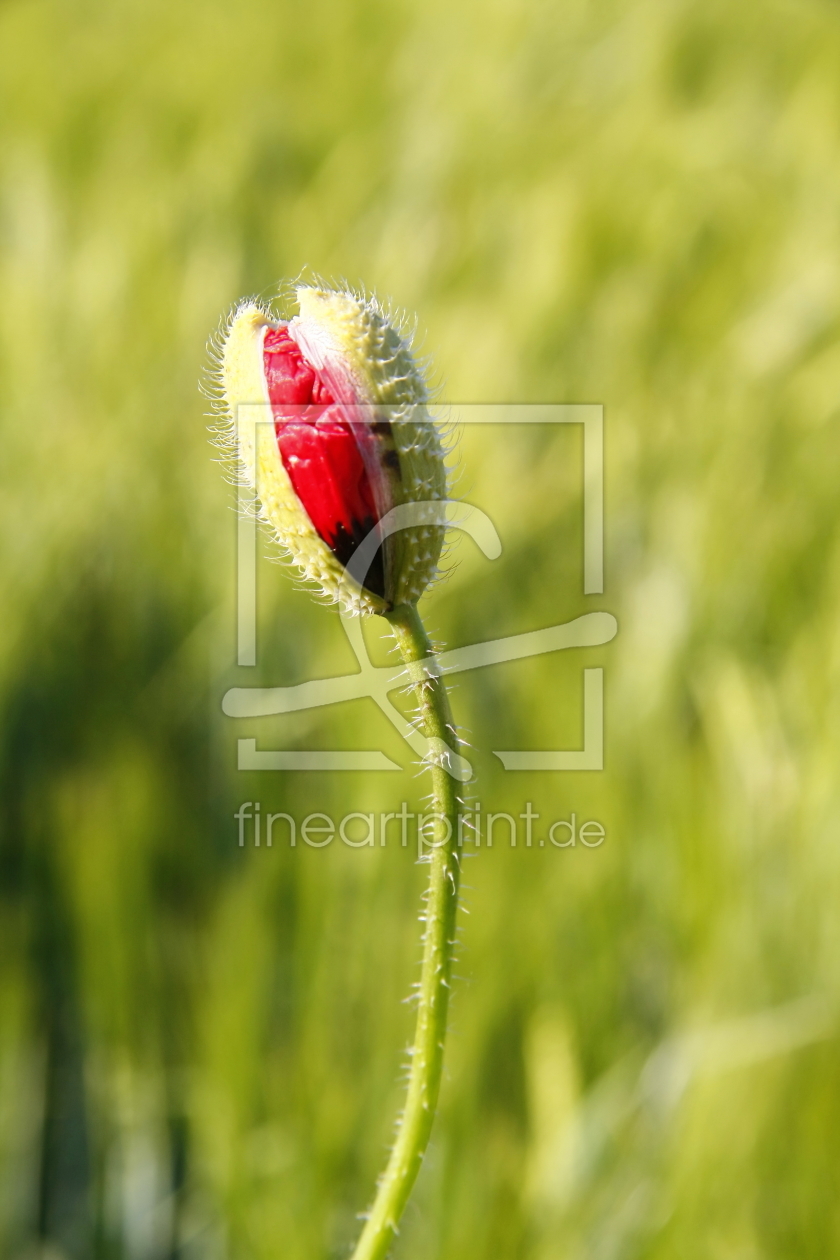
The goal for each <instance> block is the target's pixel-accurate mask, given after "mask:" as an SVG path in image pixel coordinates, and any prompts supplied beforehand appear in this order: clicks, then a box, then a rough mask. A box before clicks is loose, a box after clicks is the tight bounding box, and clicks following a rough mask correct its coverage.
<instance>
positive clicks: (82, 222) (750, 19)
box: [0, 0, 840, 1260]
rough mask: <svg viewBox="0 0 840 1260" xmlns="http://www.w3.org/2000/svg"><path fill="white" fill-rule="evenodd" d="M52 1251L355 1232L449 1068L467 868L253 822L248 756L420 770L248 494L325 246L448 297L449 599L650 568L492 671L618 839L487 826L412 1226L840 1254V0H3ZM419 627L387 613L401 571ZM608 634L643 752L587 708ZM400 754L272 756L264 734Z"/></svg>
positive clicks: (10, 868) (215, 1250) (344, 802)
mask: <svg viewBox="0 0 840 1260" xmlns="http://www.w3.org/2000/svg"><path fill="white" fill-rule="evenodd" d="M0 120H1V121H0V132H2V144H1V146H0V151H1V152H2V166H0V292H1V293H2V302H0V383H1V384H2V388H1V389H0V400H1V409H2V459H0V478H2V498H0V514H2V516H1V519H2V526H1V527H0V575H1V579H0V580H2V591H3V596H2V616H0V712H1V713H2V732H0V741H2V763H1V766H0V776H2V788H1V789H0V818H1V819H2V849H1V851H0V854H1V855H0V1172H1V1173H2V1175H0V1250H2V1254H3V1255H4V1256H7V1257H10V1260H34V1258H36V1257H38V1258H39V1260H77V1258H79V1260H81V1258H87V1257H95V1258H96V1260H100V1258H102V1260H105V1258H107V1260H123V1258H125V1260H164V1258H166V1260H175V1258H176V1257H177V1258H178V1260H228V1258H230V1260H234V1258H235V1260H274V1258H282V1260H319V1258H323V1260H328V1258H329V1260H332V1258H333V1257H341V1256H344V1255H347V1254H348V1250H349V1247H350V1245H351V1243H352V1241H353V1238H354V1236H355V1233H356V1230H357V1228H358V1223H357V1220H356V1214H357V1213H358V1212H359V1211H360V1210H362V1209H363V1208H364V1206H365V1205H366V1204H367V1202H368V1201H369V1199H370V1196H371V1192H372V1187H373V1184H374V1180H375V1177H376V1175H377V1173H378V1172H379V1170H380V1168H381V1166H382V1163H383V1160H384V1156H385V1151H386V1148H387V1144H388V1141H389V1136H390V1133H391V1126H392V1123H393V1117H394V1115H395V1114H396V1111H397V1109H398V1106H399V1101H400V1093H401V1088H402V1087H401V1085H400V1073H401V1071H402V1069H403V1067H404V1063H405V1055H404V1050H405V1046H406V1044H407V1042H408V1040H409V1038H410V1035H411V1025H412V1010H411V1007H410V1005H407V1004H406V1003H405V1001H404V998H405V997H406V995H407V994H408V992H409V990H410V986H411V984H412V982H413V981H414V980H415V979H416V977H417V963H418V924H417V921H416V916H417V912H418V908H419V904H420V897H421V892H422V887H423V882H424V869H423V867H422V866H418V865H417V863H416V861H415V859H414V854H413V853H412V852H411V851H410V850H408V849H405V850H404V849H402V848H401V847H400V846H399V845H396V844H391V845H388V846H386V847H385V848H380V847H376V848H374V849H350V848H348V847H347V846H343V845H340V844H334V845H332V846H331V847H328V848H325V849H323V850H312V849H307V848H306V847H305V846H301V845H299V846H298V847H297V848H296V849H294V850H292V849H290V848H289V847H288V845H286V844H283V843H279V842H275V845H274V847H273V848H272V849H271V850H268V849H266V848H264V847H263V848H260V849H256V848H254V847H253V845H248V846H247V847H244V848H242V849H240V848H239V847H238V845H237V837H236V824H235V822H234V820H233V813H234V810H235V809H236V808H237V807H238V805H239V803H240V802H242V801H244V800H259V801H260V802H261V804H262V808H263V812H264V813H265V812H267V811H268V810H269V809H273V810H283V809H285V810H287V811H290V812H291V813H292V814H293V815H294V816H295V817H297V818H298V819H300V818H301V817H303V816H304V815H306V814H307V813H309V812H311V811H312V810H316V809H325V810H328V811H330V812H332V813H333V814H334V815H335V816H336V817H338V816H340V815H341V814H343V813H345V812H347V811H349V810H360V811H377V812H378V811H380V810H389V809H398V808H399V805H400V802H401V801H403V800H405V801H407V802H408V803H409V804H410V805H411V806H415V805H416V804H417V802H419V801H420V798H421V796H422V792H423V790H424V789H423V784H422V780H421V779H420V778H418V775H417V767H416V766H414V765H413V764H412V761H411V756H410V754H408V750H407V749H405V748H404V747H402V746H401V745H400V744H399V741H398V740H397V739H396V737H395V736H393V734H392V732H391V731H390V729H389V728H388V726H387V725H386V723H385V721H384V719H383V718H381V716H379V715H378V714H377V712H376V710H375V709H374V707H373V705H372V703H371V702H369V701H365V702H359V703H357V704H354V705H346V706H339V707H336V708H333V709H329V710H323V711H321V712H320V713H310V714H302V715H297V716H296V717H294V718H288V719H285V720H282V719H263V720H261V721H259V722H251V723H247V722H238V721H231V720H230V719H226V718H225V717H223V715H222V713H221V708H220V701H221V697H222V695H223V693H224V691H225V690H226V688H227V687H229V686H231V685H250V684H253V683H254V682H255V681H256V680H260V681H264V682H271V683H292V682H298V681H303V680H304V679H306V678H309V677H317V676H321V675H323V674H333V673H341V672H343V671H344V670H346V669H349V668H352V657H351V655H350V652H349V648H348V646H347V644H346V642H345V641H344V640H343V638H342V633H341V629H340V626H339V623H338V621H337V618H336V616H335V614H334V613H333V612H332V611H330V610H328V609H325V608H322V607H318V606H317V605H315V604H314V603H313V602H312V601H311V599H310V598H309V597H308V596H307V595H306V594H305V593H303V592H301V591H300V590H298V589H296V588H295V586H294V584H293V583H292V582H291V581H290V579H289V577H288V576H287V574H286V573H285V572H284V571H283V569H282V568H281V567H279V566H277V565H275V564H272V563H271V562H270V559H269V558H268V556H269V553H270V547H268V546H265V547H264V551H265V555H264V556H263V558H262V559H261V561H260V569H259V601H260V612H259V616H260V663H259V666H258V667H257V669H255V670H253V669H252V670H244V669H237V668H236V666H235V636H234V631H235V576H236V569H235V556H236V537H235V535H236V520H235V515H234V511H233V497H232V491H231V489H230V486H229V485H228V484H226V482H225V480H224V477H223V469H221V468H220V466H219V465H218V464H217V463H214V462H213V450H212V447H211V446H210V444H209V441H208V435H207V430H206V425H207V423H208V422H207V419H206V411H207V403H206V401H205V400H204V399H203V398H202V397H201V395H200V394H199V392H198V389H197V381H198V380H199V377H200V376H201V374H202V371H203V368H204V364H205V344H206V342H207V338H208V336H209V335H210V333H211V332H212V331H213V330H214V328H215V327H216V326H217V325H218V322H219V319H220V317H221V316H222V315H223V314H224V312H226V311H227V310H228V309H229V307H230V306H231V304H232V303H233V302H235V301H236V300H237V299H238V298H239V297H240V296H242V295H245V294H254V293H259V294H262V295H263V296H271V294H272V293H273V292H274V291H275V289H276V286H277V283H278V281H279V280H280V279H281V278H283V277H290V276H295V275H298V274H299V273H300V272H301V270H302V269H304V268H307V267H308V268H312V269H313V270H314V271H315V272H318V273H321V274H322V275H325V276H327V277H336V278H338V277H342V276H344V277H347V278H348V279H349V280H350V281H351V282H353V283H361V284H364V285H365V286H367V287H368V288H374V289H376V290H377V291H378V292H379V293H380V294H381V295H382V296H383V297H386V298H391V299H393V301H394V302H395V303H396V304H397V305H398V306H400V307H404V308H406V309H408V310H409V311H416V312H417V313H418V316H419V326H420V332H421V340H422V344H423V349H424V351H425V352H426V353H429V354H431V355H432V356H433V358H434V363H435V372H436V379H437V381H438V382H439V385H440V390H441V396H442V397H443V398H444V399H447V400H450V401H454V402H457V401H462V402H467V401H482V402H508V401H553V402H598V403H603V404H604V406H605V408H606V413H605V414H606V418H607V419H606V424H607V499H606V502H607V579H606V587H605V593H604V595H603V597H592V596H590V597H586V598H585V597H584V596H583V594H582V585H581V563H580V560H581V537H580V517H581V505H580V495H579V480H580V477H579V467H580V454H581V448H580V436H579V434H578V435H577V436H576V431H575V430H574V429H572V428H569V429H566V430H564V431H559V430H558V431H557V432H556V433H554V432H552V433H547V432H546V431H537V430H535V429H528V428H522V429H521V430H518V431H516V432H515V433H500V432H499V433H497V432H494V433H489V432H488V431H481V432H479V431H478V430H470V431H469V432H466V433H465V434H464V436H463V438H462V441H461V444H460V448H459V451H460V468H461V472H460V479H459V483H458V485H459V491H460V492H461V493H462V494H463V495H464V496H465V497H467V498H469V499H471V500H472V501H473V502H476V503H479V504H480V505H481V506H482V507H484V509H485V510H486V511H488V512H489V513H490V514H491V515H492V516H493V519H494V520H496V522H497V524H498V526H499V529H500V532H501V534H502V536H503V540H504V544H505V551H504V554H503V556H502V558H501V559H500V560H498V561H495V562H492V563H491V562H488V561H486V560H484V559H482V557H481V556H480V555H479V554H478V553H477V552H476V551H475V550H474V549H471V548H470V546H469V545H466V544H465V545H463V546H461V545H459V546H457V547H456V548H455V551H454V553H453V555H454V558H455V560H456V562H457V563H456V565H455V567H454V569H453V572H452V573H451V574H450V576H449V578H448V579H447V581H446V582H445V583H443V584H442V585H440V586H439V587H438V588H437V589H436V590H435V591H433V592H431V593H430V594H429V595H428V596H427V597H426V599H425V600H424V607H425V610H426V615H427V617H428V620H429V624H430V627H431V629H432V631H433V633H434V635H435V636H436V638H437V639H438V640H439V641H440V642H441V643H445V644H446V645H448V646H450V647H455V646H460V645H462V644H466V643H470V642H473V641H475V640H477V639H482V638H490V637H494V636H496V635H497V634H508V633H516V632H519V631H522V630H529V629H534V628H537V627H539V626H545V625H551V624H554V623H555V622H558V621H562V620H566V619H568V618H570V617H573V616H577V615H579V614H580V613H581V612H584V611H590V610H591V609H594V608H604V609H607V610H608V611H610V612H613V613H614V614H615V615H616V616H617V618H618V621H619V626H620V630H619V634H618V637H617V639H616V640H615V641H614V643H612V644H610V645H608V646H606V647H603V648H598V649H588V650H587V651H585V652H584V651H577V652H570V653H566V654H561V656H554V657H543V658H540V659H538V660H533V661H527V662H522V663H519V664H515V665H507V666H504V667H500V668H497V669H495V670H487V671H483V672H481V673H475V674H472V675H463V676H462V677H461V679H460V680H459V685H458V687H457V689H456V690H455V691H454V693H453V703H454V706H455V709H456V711H457V716H458V719H459V721H460V722H461V723H462V724H463V727H464V729H465V731H466V733H467V737H468V738H469V739H470V740H471V741H472V743H473V745H474V746H475V747H474V750H473V754H472V755H473V759H474V762H475V766H476V769H477V772H478V782H477V784H476V793H477V795H478V796H479V797H480V799H481V801H482V804H483V807H484V808H485V809H489V808H492V809H494V810H509V811H511V812H514V813H516V812H519V811H520V810H522V809H524V808H525V803H526V802H527V801H531V802H532V804H533V808H534V809H535V810H537V811H538V812H539V813H540V814H541V817H542V819H543V820H554V819H560V818H567V817H569V815H570V813H571V812H572V811H575V813H576V816H577V819H578V821H581V820H583V819H586V818H596V819H598V820H599V821H601V822H602V824H603V825H604V826H605V828H606V832H607V839H606V841H605V843H604V844H603V845H602V846H601V847H600V848H598V849H593V850H584V849H582V848H581V847H580V846H578V847H576V848H574V849H572V848H570V849H567V850H559V849H554V848H551V847H543V848H540V847H539V846H538V845H536V844H535V845H534V846H533V847H532V848H531V849H530V850H527V849H525V848H524V847H522V845H521V844H520V846H519V847H518V848H517V849H515V850H514V849H511V848H510V847H509V846H508V845H506V844H505V843H504V842H503V841H502V842H499V841H497V843H496V844H495V845H494V847H493V849H492V850H488V849H487V848H486V847H485V848H482V849H481V850H476V856H475V858H474V860H472V861H470V862H469V863H468V864H467V876H466V881H467V883H468V885H470V888H469V890H468V892H467V894H466V909H467V910H468V911H469V916H467V915H464V916H463V917H462V929H463V930H462V936H461V948H460V957H459V963H458V968H457V970H458V972H459V975H460V977H461V979H460V980H459V981H458V985H457V990H456V993H455V997H454V1002H453V1009H452V1036H451V1044H450V1048H449V1057H448V1072H447V1077H446V1080H445V1082H444V1086H443V1090H442V1096H441V1109H440V1115H439V1119H438V1122H437V1125H436V1129H435V1134H434V1139H433V1144H432V1148H431V1150H430V1154H429V1158H428V1160H427V1162H426V1165H425V1167H424V1169H423V1173H422V1176H421V1178H420V1181H419V1184H418V1187H417V1191H416V1194H415V1196H414V1198H413V1200H412V1204H411V1206H410V1208H409V1211H408V1213H407V1215H406V1218H405V1223H404V1226H403V1230H402V1233H401V1236H400V1238H399V1241H398V1244H397V1246H396V1248H395V1252H394V1254H395V1256H396V1257H398V1258H400V1260H432V1258H434V1260H491V1258H492V1260H514V1257H515V1258H516V1260H567V1258H568V1260H572V1258H574V1260H577V1258H580V1260H583V1258H584V1257H586V1260H619V1258H624V1257H628V1258H629V1257H646V1258H647V1257H650V1258H653V1257H656V1258H660V1257H661V1258H663V1260H664V1258H665V1257H668V1258H670V1257H674V1256H680V1257H682V1260H691V1258H692V1257H697V1258H698V1260H699V1258H700V1257H702V1258H703V1260H706V1258H708V1257H713V1258H714V1260H759V1257H797V1258H798V1260H804V1258H805V1257H815V1258H817V1257H819V1260H825V1258H826V1257H829V1256H838V1255H840V1150H838V1145H839V1143H838V1132H840V1059H839V1058H838V1044H837V1036H838V1031H840V1023H838V1018H840V1010H839V1009H838V999H840V915H838V895H840V787H838V784H839V783H840V765H838V735H840V632H839V629H838V628H839V627H840V621H838V617H840V534H839V533H838V527H837V494H838V481H840V435H838V398H839V397H840V342H838V329H839V328H840V9H838V7H837V5H836V4H835V3H830V2H829V0H796V3H794V2H793V0H766V2H763V0H762V2H759V0H746V2H745V3H741V4H737V5H733V4H731V3H724V2H723V0H704V3H702V4H701V3H699V2H697V0H636V3H633V4H626V3H625V4H621V3H616V2H615V0H565V2H564V3H563V4H549V3H545V2H544V0H534V2H533V3H527V4H516V3H514V0H484V2H483V3H478V2H477V0H456V3H451V2H448V0H447V2H444V0H427V2H426V3H425V4H423V5H410V4H408V5H400V4H396V5H395V4H392V3H386V2H385V0H348V2H347V3H343V4H339V3H337V2H335V0H311V2H310V3H308V4H307V5H305V6H300V5H292V4H290V3H287V2H285V0H281V2H280V3H277V4H272V5H269V4H264V3H258V2H257V0H239V2H238V3H237V4H235V5H232V4H221V3H218V2H217V0H204V2H203V3H197V2H196V0H182V3H179V4H171V3H164V2H163V0H143V2H142V3H140V2H139V0H116V2H115V3H111V4H109V5H105V4H103V3H100V2H98V0H79V3H76V4H74V5H65V4H59V3H57V2H56V0H5V2H4V3H3V5H2V8H0ZM368 633H369V637H370V641H371V651H372V652H373V654H374V656H375V657H376V658H377V659H379V660H384V659H387V657H386V652H387V643H386V641H385V639H384V637H383V634H382V631H381V629H378V628H377V626H376V625H371V626H370V627H369V628H368ZM586 665H591V666H595V665H600V666H603V668H604V670H605V685H606V705H607V725H606V768H605V770H604V771H603V773H600V774H597V773H595V774H577V775H575V774H556V775H547V774H543V775H538V774H522V775H513V774H505V773H504V772H503V771H502V769H501V766H500V763H499V761H498V760H497V759H496V758H495V757H494V756H493V753H492V750H493V749H494V748H499V747H502V748H505V747H508V748H514V747H525V748H527V747H539V748H552V747H568V748H573V747H576V746H579V744H580V741H581V733H582V717H581V672H582V669H583V667H584V666H586ZM241 737H254V738H256V739H257V740H258V746H259V747H261V748H263V749H271V748H290V749H294V748H309V747H321V748H335V747H348V748H349V747H380V748H382V749H383V750H384V751H386V752H387V753H388V755H389V756H390V757H392V758H393V759H394V760H396V761H398V762H399V763H400V764H401V765H402V766H403V767H404V769H403V771H402V772H401V773H399V774H398V773H392V774H385V773H383V774H379V775H369V776H366V777H364V776H359V775H347V774H344V775H339V774H334V775H305V774H299V775H289V774H282V773H271V772H265V773H259V774H250V775H249V774H242V773H239V772H238V771H237V769H236V740H237V738H241Z"/></svg>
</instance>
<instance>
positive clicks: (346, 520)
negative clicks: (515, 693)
mask: <svg viewBox="0 0 840 1260" xmlns="http://www.w3.org/2000/svg"><path fill="white" fill-rule="evenodd" d="M296 294H297V300H298V306H299V311H300V313H299V314H298V315H297V316H296V317H295V318H294V319H291V320H288V321H286V320H277V319H275V318H274V317H273V315H272V313H271V312H270V311H268V310H266V309H265V308H264V307H262V306H260V305H258V304H257V303H255V302H246V303H243V304H242V305H241V306H239V307H238V308H237V310H236V311H235V312H234V314H233V317H232V318H231V320H230V323H229V326H228V328H227V332H226V335H225V337H224V344H223V347H222V353H221V373H220V375H221V385H222V393H223V397H224V403H225V408H226V412H227V414H228V417H229V419H230V420H231V422H232V423H233V426H234V429H235V431H236V436H235V443H236V453H237V455H238V457H239V460H240V462H241V465H242V468H243V470H244V474H245V477H246V479H247V481H248V483H249V484H250V485H252V486H254V487H255V489H256V490H257V493H258V495H259V499H260V505H261V507H260V511H261V515H262V516H263V518H264V519H265V520H266V521H268V522H269V523H270V525H271V526H272V527H273V529H274V531H275V533H276V535H277V538H278V540H279V542H280V543H281V545H282V546H283V548H284V549H285V551H286V552H287V554H288V557H289V558H290V559H291V560H292V561H293V562H294V563H295V564H296V565H297V566H298V567H299V568H300V569H301V571H302V573H303V575H304V577H306V578H307V579H309V580H311V581H313V582H315V583H317V584H318V585H319V586H320V587H321V590H322V591H323V593H324V594H325V595H326V596H327V597H328V598H329V599H330V600H331V601H334V602H339V603H341V604H342V605H343V606H344V607H346V608H348V609H350V610H352V611H355V612H378V613H382V612H387V611H389V610H390V609H391V608H393V607H395V606H396V605H399V604H410V603H414V602H415V601H416V600H417V599H418V598H419V597H420V595H421V594H422V592H423V590H424V589H425V588H426V586H427V585H428V583H429V582H430V581H431V579H432V578H433V577H434V575H435V573H436V571H437V563H438V560H439V558H440V552H441V547H442V545H443V527H442V526H441V525H437V524H431V525H429V524H418V525H412V526H410V527H408V528H406V529H403V530H400V531H399V532H397V533H393V534H391V535H390V536H388V537H386V538H385V539H384V540H383V541H382V543H381V545H380V546H379V548H378V550H377V551H376V554H375V557H374V559H373V561H372V563H371V564H370V567H369V569H368V571H367V575H366V576H364V577H362V575H359V577H360V581H357V580H356V579H355V577H354V576H351V574H350V573H348V571H347V566H348V564H349V563H350V562H351V560H352V557H353V555H354V553H355V552H356V550H357V548H358V547H359V545H360V544H361V542H362V541H363V540H364V538H365V537H366V536H367V535H368V534H370V532H371V530H375V529H376V528H377V527H378V525H379V522H380V521H381V520H382V518H383V517H384V516H385V515H386V513H388V512H389V511H391V509H392V508H395V507H398V506H400V505H402V504H409V503H421V502H429V501H430V500H440V499H444V498H445V497H446V470H445V466H444V455H443V450H442V447H441V441H440V436H439V434H438V431H437V428H436V426H435V424H434V422H433V420H432V419H431V417H430V415H429V412H428V406H427V404H428V390H427V387H426V383H425V381H424V379H423V375H422V373H421V371H420V369H419V368H418V366H417V363H416V361H415V359H414V357H413V355H412V353H411V348H410V345H409V342H408V340H407V339H406V338H405V337H404V336H403V334H402V333H401V331H400V330H399V329H398V328H397V327H395V325H394V324H393V323H392V322H391V321H390V320H389V319H388V318H387V317H386V315H385V313H384V312H383V310H382V309H381V307H380V306H379V305H378V303H377V302H375V301H373V300H370V299H365V298H362V297H359V296H357V295H355V294H353V293H350V292H344V291H334V290H330V289H325V288H315V287H309V286H301V287H299V288H298V289H297V290H296ZM248 403H257V404H262V406H261V407H260V409H259V412H258V418H259V419H263V418H265V416H266V415H269V416H270V417H271V420H272V422H273V433H272V432H270V431H269V432H264V430H267V429H268V428H269V426H267V425H258V426H256V429H255V428H254V427H249V426H248V425H247V424H242V423H241V420H242V413H239V415H238V412H239V408H240V407H242V405H243V404H248ZM361 582H363V585H362V584H361Z"/></svg>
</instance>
